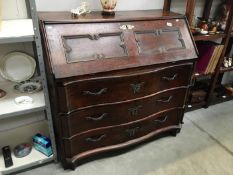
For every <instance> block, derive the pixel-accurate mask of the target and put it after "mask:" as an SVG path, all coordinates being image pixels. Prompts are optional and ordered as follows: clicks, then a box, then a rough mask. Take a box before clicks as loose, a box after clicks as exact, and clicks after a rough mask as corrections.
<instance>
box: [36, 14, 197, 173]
mask: <svg viewBox="0 0 233 175" xmlns="http://www.w3.org/2000/svg"><path fill="white" fill-rule="evenodd" d="M40 17H41V31H42V36H43V41H44V50H45V51H46V55H45V58H46V60H45V62H46V71H47V74H48V77H49V86H50V88H49V89H50V91H51V92H50V94H51V102H52V108H53V119H54V123H55V130H56V141H57V144H58V154H59V160H60V161H61V162H62V165H63V167H64V168H71V169H74V168H75V167H76V166H77V165H78V163H79V161H80V160H81V159H84V158H89V157H92V156H93V155H95V154H99V153H102V152H106V151H114V150H116V149H121V148H124V147H129V146H130V145H135V144H138V143H141V142H144V141H147V140H148V139H151V138H152V137H153V136H156V135H158V134H160V133H161V134H162V133H164V132H171V133H170V134H172V135H174V136H175V135H176V134H177V133H178V132H179V131H180V129H181V123H182V120H183V114H184V106H185V102H186V101H187V99H186V97H187V93H188V89H189V87H190V84H191V75H192V72H193V71H194V65H195V61H196V58H197V52H196V48H195V45H194V41H193V39H192V38H191V37H190V31H189V29H188V26H187V22H186V20H185V18H184V16H181V15H178V14H175V13H171V12H163V11H162V10H159V11H156V10H155V11H132V12H116V15H115V17H108V18H105V17H103V16H102V15H101V12H94V13H91V14H88V15H86V16H85V17H84V16H82V17H80V18H79V19H72V18H71V17H70V14H69V13H65V12H64V13H59V12H54V13H51V12H46V13H42V14H40ZM105 49H107V50H105Z"/></svg>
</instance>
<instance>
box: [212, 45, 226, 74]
mask: <svg viewBox="0 0 233 175" xmlns="http://www.w3.org/2000/svg"><path fill="white" fill-rule="evenodd" d="M223 48H224V45H219V46H218V51H217V53H216V55H215V57H214V62H213V64H212V65H211V68H210V70H209V72H210V73H213V72H214V71H215V68H216V66H217V64H218V62H219V59H220V57H221V55H222V51H223Z"/></svg>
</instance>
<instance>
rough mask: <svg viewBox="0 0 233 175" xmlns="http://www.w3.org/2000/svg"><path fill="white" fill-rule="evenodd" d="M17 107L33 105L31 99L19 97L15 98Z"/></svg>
mask: <svg viewBox="0 0 233 175" xmlns="http://www.w3.org/2000/svg"><path fill="white" fill-rule="evenodd" d="M15 103H16V104H17V105H30V104H32V103H33V99H32V98H31V97H29V96H20V97H16V98H15Z"/></svg>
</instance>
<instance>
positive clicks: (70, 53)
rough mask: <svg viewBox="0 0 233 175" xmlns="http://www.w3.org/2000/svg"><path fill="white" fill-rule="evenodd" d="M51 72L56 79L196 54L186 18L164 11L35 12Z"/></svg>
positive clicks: (177, 58)
mask: <svg viewBox="0 0 233 175" xmlns="http://www.w3.org/2000/svg"><path fill="white" fill-rule="evenodd" d="M39 17H40V20H41V21H42V22H41V29H42V35H43V39H44V40H43V41H44V45H45V48H46V53H47V59H48V62H49V64H48V65H49V70H50V71H51V72H52V73H53V74H54V75H55V78H57V79H63V78H68V77H75V76H82V75H89V74H96V73H104V72H109V71H118V70H124V69H130V68H138V67H143V66H150V65H158V64H161V63H169V62H170V63H171V62H177V61H183V60H191V59H195V58H197V52H196V48H195V45H194V41H193V40H192V38H191V35H190V31H189V29H188V25H187V22H186V20H185V18H184V16H182V15H179V14H176V13H172V12H163V11H162V10H149V11H127V12H116V15H115V16H114V17H103V16H102V15H101V12H92V13H91V14H87V15H85V16H81V17H79V18H78V19H72V17H71V14H70V13H69V12H43V13H40V14H39Z"/></svg>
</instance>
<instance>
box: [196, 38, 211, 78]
mask: <svg viewBox="0 0 233 175" xmlns="http://www.w3.org/2000/svg"><path fill="white" fill-rule="evenodd" d="M215 48H216V43H213V42H208V41H207V42H197V49H198V52H199V59H198V61H197V66H196V72H197V73H199V74H204V73H206V69H207V67H208V65H209V62H210V59H211V58H212V56H213V53H214V51H215Z"/></svg>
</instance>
